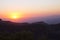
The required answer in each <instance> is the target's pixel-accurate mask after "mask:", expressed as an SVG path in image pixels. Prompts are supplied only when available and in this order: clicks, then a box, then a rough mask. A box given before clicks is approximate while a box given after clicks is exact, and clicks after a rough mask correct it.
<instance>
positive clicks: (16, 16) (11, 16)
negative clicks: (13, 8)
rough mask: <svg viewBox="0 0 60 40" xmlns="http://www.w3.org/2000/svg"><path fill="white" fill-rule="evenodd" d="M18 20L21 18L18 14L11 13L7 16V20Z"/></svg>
mask: <svg viewBox="0 0 60 40" xmlns="http://www.w3.org/2000/svg"><path fill="white" fill-rule="evenodd" d="M19 18H21V14H19V13H18V12H12V13H10V14H9V19H13V20H17V19H19Z"/></svg>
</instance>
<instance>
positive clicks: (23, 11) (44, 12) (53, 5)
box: [0, 0, 60, 22]
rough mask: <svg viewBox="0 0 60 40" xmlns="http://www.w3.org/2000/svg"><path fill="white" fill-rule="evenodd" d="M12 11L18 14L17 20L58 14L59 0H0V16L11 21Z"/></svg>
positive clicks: (42, 17)
mask: <svg viewBox="0 0 60 40" xmlns="http://www.w3.org/2000/svg"><path fill="white" fill-rule="evenodd" d="M15 12H16V13H15ZM13 13H15V14H18V15H19V17H20V18H18V19H15V21H16V20H18V22H19V21H22V20H26V21H28V20H37V19H39V18H40V19H44V18H46V17H48V16H53V15H60V0H0V18H2V19H4V20H9V21H11V20H13V19H11V18H9V17H10V16H11V15H12V14H13ZM18 15H17V16H18ZM13 21H14V20H13Z"/></svg>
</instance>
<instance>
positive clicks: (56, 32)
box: [0, 19, 60, 40]
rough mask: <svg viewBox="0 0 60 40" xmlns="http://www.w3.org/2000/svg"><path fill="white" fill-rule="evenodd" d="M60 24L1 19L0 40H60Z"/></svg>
mask: <svg viewBox="0 0 60 40" xmlns="http://www.w3.org/2000/svg"><path fill="white" fill-rule="evenodd" d="M59 39H60V24H51V25H50V24H47V23H45V22H35V23H31V24H29V23H13V22H10V21H2V20H1V19H0V40H59Z"/></svg>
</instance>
